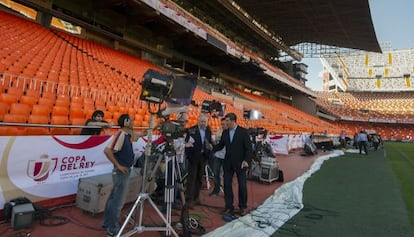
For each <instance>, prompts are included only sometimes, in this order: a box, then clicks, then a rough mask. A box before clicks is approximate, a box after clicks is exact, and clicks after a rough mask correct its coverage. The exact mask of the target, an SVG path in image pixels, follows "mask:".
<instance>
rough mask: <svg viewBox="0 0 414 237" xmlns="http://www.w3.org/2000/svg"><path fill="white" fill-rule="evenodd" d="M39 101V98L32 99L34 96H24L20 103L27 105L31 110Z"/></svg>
mask: <svg viewBox="0 0 414 237" xmlns="http://www.w3.org/2000/svg"><path fill="white" fill-rule="evenodd" d="M37 100H38V98H36V97H32V96H27V95H23V96H21V97H20V103H22V104H26V105H28V106H29V107H30V108H32V107H33V105H35V104H36V103H37Z"/></svg>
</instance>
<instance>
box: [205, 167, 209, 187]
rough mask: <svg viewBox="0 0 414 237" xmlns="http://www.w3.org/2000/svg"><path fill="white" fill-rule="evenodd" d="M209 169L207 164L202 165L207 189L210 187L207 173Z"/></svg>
mask: <svg viewBox="0 0 414 237" xmlns="http://www.w3.org/2000/svg"><path fill="white" fill-rule="evenodd" d="M208 170H209V166H208V165H205V166H204V173H205V177H206V184H207V189H210V178H209V174H208V172H209V171H208Z"/></svg>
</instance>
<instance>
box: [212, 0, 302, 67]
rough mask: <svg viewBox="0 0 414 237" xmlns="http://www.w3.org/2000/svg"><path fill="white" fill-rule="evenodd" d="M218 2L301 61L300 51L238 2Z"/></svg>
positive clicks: (265, 37) (270, 41)
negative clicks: (266, 27)
mask: <svg viewBox="0 0 414 237" xmlns="http://www.w3.org/2000/svg"><path fill="white" fill-rule="evenodd" d="M218 2H219V3H220V4H221V5H222V6H223V7H225V8H226V9H227V10H229V11H230V12H231V13H233V14H234V15H235V16H236V17H237V18H239V19H240V20H241V21H242V22H243V23H244V24H246V25H247V26H248V27H249V28H251V29H252V30H254V31H255V32H256V33H258V34H259V35H260V36H261V37H263V38H264V39H265V40H267V41H268V42H269V43H270V44H272V45H273V46H275V47H276V48H277V49H279V50H282V51H284V52H285V53H287V54H288V55H289V56H291V57H292V58H294V59H295V60H297V61H300V60H301V59H302V55H301V54H300V53H299V52H297V51H296V50H294V49H291V48H290V47H289V46H288V45H286V44H285V43H284V42H283V41H282V39H281V38H280V37H279V36H277V35H275V34H274V33H271V32H270V31H268V30H267V29H265V28H264V27H263V26H261V24H260V23H259V22H258V21H257V20H255V19H253V18H252V17H251V16H250V15H249V14H248V13H247V12H246V11H244V10H243V9H242V8H241V7H240V6H239V5H237V3H236V2H234V1H232V0H218Z"/></svg>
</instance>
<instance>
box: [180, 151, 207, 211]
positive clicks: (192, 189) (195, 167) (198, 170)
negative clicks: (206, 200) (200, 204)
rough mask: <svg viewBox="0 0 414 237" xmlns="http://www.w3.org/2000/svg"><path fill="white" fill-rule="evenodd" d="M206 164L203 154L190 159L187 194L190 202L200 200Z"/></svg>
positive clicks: (187, 199) (186, 197)
mask: <svg viewBox="0 0 414 237" xmlns="http://www.w3.org/2000/svg"><path fill="white" fill-rule="evenodd" d="M204 165H205V158H204V157H203V156H198V157H192V158H189V159H188V176H187V191H186V194H185V199H186V202H188V204H191V202H193V201H198V200H199V196H200V189H201V179H202V178H203V172H204Z"/></svg>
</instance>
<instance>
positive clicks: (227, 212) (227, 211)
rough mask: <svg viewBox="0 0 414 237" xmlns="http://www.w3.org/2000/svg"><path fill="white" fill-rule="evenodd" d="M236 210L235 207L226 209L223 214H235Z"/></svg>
mask: <svg viewBox="0 0 414 237" xmlns="http://www.w3.org/2000/svg"><path fill="white" fill-rule="evenodd" d="M233 212H234V210H233V209H227V208H226V209H224V210H223V211H222V212H221V214H233Z"/></svg>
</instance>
